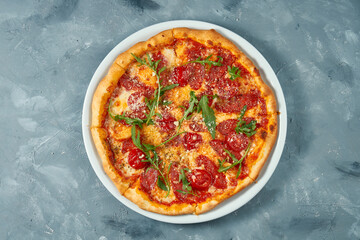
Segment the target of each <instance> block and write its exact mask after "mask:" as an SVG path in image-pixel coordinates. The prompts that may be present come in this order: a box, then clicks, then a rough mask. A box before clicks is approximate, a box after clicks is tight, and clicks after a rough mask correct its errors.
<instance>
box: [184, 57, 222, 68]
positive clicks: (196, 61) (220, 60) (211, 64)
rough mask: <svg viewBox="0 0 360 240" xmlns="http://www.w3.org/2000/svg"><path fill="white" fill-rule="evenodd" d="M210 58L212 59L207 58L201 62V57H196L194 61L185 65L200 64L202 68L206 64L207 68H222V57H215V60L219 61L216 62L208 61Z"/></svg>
mask: <svg viewBox="0 0 360 240" xmlns="http://www.w3.org/2000/svg"><path fill="white" fill-rule="evenodd" d="M211 57H212V55H210V56H208V57H207V58H205V59H204V60H201V57H198V58H197V59H196V60H193V61H189V62H187V63H186V64H188V63H200V64H201V65H203V66H205V64H208V66H209V67H211V66H217V67H220V66H222V61H223V58H222V57H220V56H217V58H218V59H219V60H218V61H211V60H209V59H210V58H211Z"/></svg>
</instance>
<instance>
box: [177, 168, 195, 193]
mask: <svg viewBox="0 0 360 240" xmlns="http://www.w3.org/2000/svg"><path fill="white" fill-rule="evenodd" d="M185 171H187V172H189V171H190V170H189V169H188V168H182V169H180V173H179V182H182V184H183V186H182V188H183V190H184V191H183V190H179V189H178V190H176V191H178V192H179V193H181V194H192V195H194V196H198V195H197V194H196V193H194V192H193V189H192V187H191V186H190V183H189V181H188V180H187V178H186V174H185Z"/></svg>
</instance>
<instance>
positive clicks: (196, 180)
mask: <svg viewBox="0 0 360 240" xmlns="http://www.w3.org/2000/svg"><path fill="white" fill-rule="evenodd" d="M187 179H188V181H189V182H190V185H191V186H192V187H193V188H194V189H196V190H202V191H203V190H207V189H209V187H210V185H211V183H212V176H211V174H210V173H209V172H208V171H206V170H202V169H194V170H192V171H191V172H190V173H189V174H188V176H187Z"/></svg>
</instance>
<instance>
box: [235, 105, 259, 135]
mask: <svg viewBox="0 0 360 240" xmlns="http://www.w3.org/2000/svg"><path fill="white" fill-rule="evenodd" d="M246 108H247V106H246V105H245V106H244V107H243V108H242V109H241V112H240V117H239V118H238V120H239V121H238V122H237V124H236V128H235V131H236V133H244V134H245V135H246V136H248V137H251V136H252V135H254V134H255V133H256V121H255V120H251V121H250V123H249V124H246V121H244V120H243V117H244V115H245V111H246Z"/></svg>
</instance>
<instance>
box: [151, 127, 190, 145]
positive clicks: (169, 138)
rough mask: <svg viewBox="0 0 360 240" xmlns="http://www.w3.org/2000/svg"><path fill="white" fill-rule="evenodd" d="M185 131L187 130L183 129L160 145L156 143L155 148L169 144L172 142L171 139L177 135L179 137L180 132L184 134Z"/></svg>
mask: <svg viewBox="0 0 360 240" xmlns="http://www.w3.org/2000/svg"><path fill="white" fill-rule="evenodd" d="M183 133H186V132H185V131H183V132H180V133H177V134H175V135H174V136H172V137H171V138H169V139H168V140H166V141H165V142H162V143H160V144H159V145H156V146H155V148H157V147H160V146H162V145H165V144H167V143H168V142H170V141H171V140H173V139H174V138H175V137H177V136H179V135H180V134H183Z"/></svg>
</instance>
